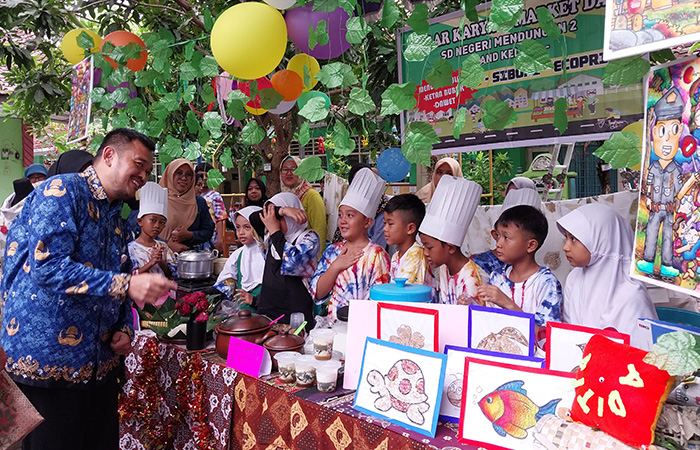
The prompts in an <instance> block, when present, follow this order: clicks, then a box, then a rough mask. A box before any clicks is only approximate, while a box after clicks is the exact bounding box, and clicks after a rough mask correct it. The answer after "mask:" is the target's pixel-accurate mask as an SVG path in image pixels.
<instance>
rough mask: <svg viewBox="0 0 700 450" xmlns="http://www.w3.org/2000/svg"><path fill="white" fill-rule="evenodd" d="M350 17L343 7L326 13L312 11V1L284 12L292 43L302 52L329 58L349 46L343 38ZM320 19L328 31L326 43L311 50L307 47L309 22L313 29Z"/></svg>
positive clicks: (337, 54)
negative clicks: (323, 21) (324, 22)
mask: <svg viewBox="0 0 700 450" xmlns="http://www.w3.org/2000/svg"><path fill="white" fill-rule="evenodd" d="M349 18H350V16H349V15H348V13H347V12H345V10H344V9H343V8H337V9H336V10H335V11H333V12H330V13H327V12H323V11H313V3H309V4H307V5H306V6H301V7H298V8H294V9H290V10H289V11H287V12H286V14H285V16H284V20H285V21H286V22H287V34H288V35H289V39H291V40H292V42H293V43H294V45H295V46H296V47H297V48H298V49H299V50H300V51H302V52H303V53H307V54H309V55H311V56H313V57H314V58H318V59H331V58H335V57H337V56H340V55H342V54H343V53H344V52H345V51H346V50H347V49H349V48H350V45H351V44H350V43H349V42H348V41H347V40H345V33H346V32H347V28H346V26H345V22H347V20H348V19H349ZM321 20H325V21H326V30H327V31H328V43H327V44H326V45H316V47H314V49H313V50H311V48H309V24H311V25H313V27H314V30H315V29H316V27H317V26H318V22H319V21H321Z"/></svg>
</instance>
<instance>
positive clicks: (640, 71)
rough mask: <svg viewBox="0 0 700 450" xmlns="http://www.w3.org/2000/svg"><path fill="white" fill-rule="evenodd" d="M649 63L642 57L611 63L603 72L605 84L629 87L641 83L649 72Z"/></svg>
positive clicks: (632, 57) (631, 57)
mask: <svg viewBox="0 0 700 450" xmlns="http://www.w3.org/2000/svg"><path fill="white" fill-rule="evenodd" d="M650 67H651V66H650V64H649V61H647V60H646V59H644V58H642V57H641V56H630V57H629V58H622V59H616V60H614V61H610V62H609V63H608V65H607V66H605V71H604V72H603V79H602V80H603V83H605V84H619V85H622V86H629V85H631V84H635V83H639V80H641V79H642V77H643V76H644V75H646V74H647V73H648V72H649V68H650Z"/></svg>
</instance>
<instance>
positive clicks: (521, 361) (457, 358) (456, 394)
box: [440, 345, 544, 423]
mask: <svg viewBox="0 0 700 450" xmlns="http://www.w3.org/2000/svg"><path fill="white" fill-rule="evenodd" d="M445 354H446V355H447V368H446V370H445V385H444V386H443V388H442V402H440V420H444V421H446V422H455V423H456V422H459V410H460V408H461V406H462V382H463V380H464V359H465V358H467V357H470V358H478V359H483V360H486V361H496V362H502V363H506V364H515V365H518V366H526V367H537V368H540V369H542V368H544V358H536V357H530V356H518V355H507V354H505V353H496V352H489V351H486V350H477V349H473V348H467V347H457V346H454V345H446V346H445Z"/></svg>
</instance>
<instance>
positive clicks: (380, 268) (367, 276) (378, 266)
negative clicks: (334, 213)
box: [311, 241, 389, 320]
mask: <svg viewBox="0 0 700 450" xmlns="http://www.w3.org/2000/svg"><path fill="white" fill-rule="evenodd" d="M345 242H346V241H343V242H337V243H335V244H331V245H329V246H328V248H326V251H324V252H323V256H322V257H321V261H319V263H318V267H317V268H316V273H314V276H313V278H312V279H311V295H312V296H313V298H314V301H315V302H316V304H319V305H320V304H322V303H324V302H325V301H326V300H327V299H328V298H329V297H330V302H329V306H328V315H329V316H330V317H331V318H332V319H333V320H335V318H336V311H337V309H338V308H340V307H342V306H345V305H347V304H348V303H349V301H350V300H353V299H363V300H367V299H369V289H370V288H371V287H372V286H374V285H375V284H381V283H388V282H389V255H388V254H387V253H386V251H384V249H383V248H381V247H380V246H379V245H377V244H375V243H372V242H370V243H369V244H368V245H367V247H365V248H364V250H363V251H364V253H363V255H362V257H361V258H360V259H359V261H357V262H356V263H355V264H354V265H352V266H351V267H348V268H347V269H345V270H343V271H342V272H340V274H339V275H338V278H336V280H335V285H334V286H333V289H332V290H331V292H330V294H328V295H327V296H325V297H323V298H316V288H317V287H318V279H319V278H320V277H321V275H323V274H324V273H326V270H328V267H329V266H330V265H331V263H332V262H333V261H335V259H336V258H337V257H338V256H339V255H340V252H341V251H342V250H343V246H345Z"/></svg>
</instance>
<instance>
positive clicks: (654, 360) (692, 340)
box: [644, 331, 700, 376]
mask: <svg viewBox="0 0 700 450" xmlns="http://www.w3.org/2000/svg"><path fill="white" fill-rule="evenodd" d="M644 362H646V363H648V364H652V365H655V366H656V367H658V368H659V369H662V370H666V371H667V372H668V373H669V374H670V375H672V376H678V375H687V374H689V373H693V372H695V371H696V370H698V369H700V339H698V337H697V336H695V335H693V334H690V333H687V332H685V331H674V332H672V333H666V334H663V335H661V336H659V338H658V340H657V341H656V344H654V345H653V346H652V347H651V351H650V352H649V353H647V355H646V356H645V357H644Z"/></svg>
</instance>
